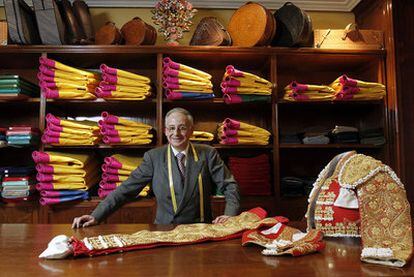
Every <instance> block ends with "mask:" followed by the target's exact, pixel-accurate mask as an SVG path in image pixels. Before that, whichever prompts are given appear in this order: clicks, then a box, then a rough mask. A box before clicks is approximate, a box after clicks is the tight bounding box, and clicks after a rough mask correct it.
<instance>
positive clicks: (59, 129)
mask: <svg viewBox="0 0 414 277" xmlns="http://www.w3.org/2000/svg"><path fill="white" fill-rule="evenodd" d="M46 129H47V131H49V132H53V133H65V134H71V135H72V136H77V135H84V134H85V132H86V131H85V129H80V128H75V127H64V126H61V125H55V124H53V123H52V122H46ZM87 134H88V135H90V134H93V135H94V136H97V135H99V130H94V131H91V132H90V131H87Z"/></svg>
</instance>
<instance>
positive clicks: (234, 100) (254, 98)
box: [223, 93, 272, 104]
mask: <svg viewBox="0 0 414 277" xmlns="http://www.w3.org/2000/svg"><path fill="white" fill-rule="evenodd" d="M223 99H224V103H226V104H240V103H249V102H270V100H271V99H272V98H271V96H267V95H252V94H227V93H224V94H223Z"/></svg>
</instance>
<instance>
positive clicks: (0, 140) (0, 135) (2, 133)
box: [0, 128, 7, 148]
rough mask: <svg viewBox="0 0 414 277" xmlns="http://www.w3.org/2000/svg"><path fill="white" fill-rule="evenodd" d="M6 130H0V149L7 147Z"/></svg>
mask: <svg viewBox="0 0 414 277" xmlns="http://www.w3.org/2000/svg"><path fill="white" fill-rule="evenodd" d="M6 131H7V129H6V128H0V148H3V147H7V137H6Z"/></svg>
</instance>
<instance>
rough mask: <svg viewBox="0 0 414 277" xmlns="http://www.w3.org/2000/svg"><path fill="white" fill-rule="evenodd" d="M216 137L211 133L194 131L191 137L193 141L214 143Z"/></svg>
mask: <svg viewBox="0 0 414 277" xmlns="http://www.w3.org/2000/svg"><path fill="white" fill-rule="evenodd" d="M213 139H214V135H213V134H212V133H209V132H204V131H193V134H192V135H191V137H190V140H191V141H212V140H213Z"/></svg>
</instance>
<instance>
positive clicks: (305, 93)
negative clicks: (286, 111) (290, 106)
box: [283, 81, 335, 101]
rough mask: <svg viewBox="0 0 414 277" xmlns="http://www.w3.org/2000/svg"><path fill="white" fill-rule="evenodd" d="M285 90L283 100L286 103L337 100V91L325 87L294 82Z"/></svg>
mask: <svg viewBox="0 0 414 277" xmlns="http://www.w3.org/2000/svg"><path fill="white" fill-rule="evenodd" d="M284 90H285V94H284V96H283V100H286V101H330V100H334V99H335V96H334V93H335V90H334V89H333V88H331V87H329V86H325V85H310V84H300V83H298V82H296V81H293V82H291V83H290V84H289V85H287V86H286V87H285V88H284Z"/></svg>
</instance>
